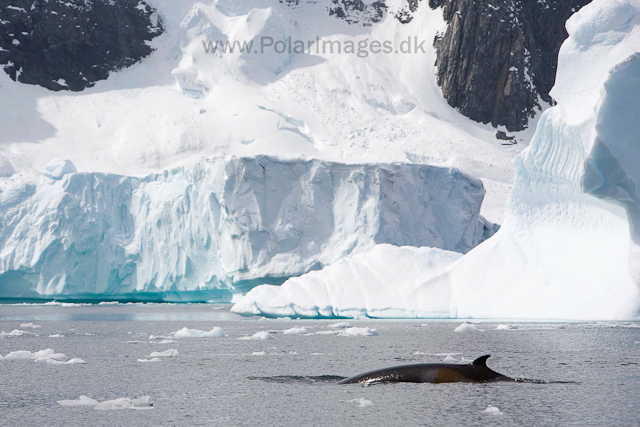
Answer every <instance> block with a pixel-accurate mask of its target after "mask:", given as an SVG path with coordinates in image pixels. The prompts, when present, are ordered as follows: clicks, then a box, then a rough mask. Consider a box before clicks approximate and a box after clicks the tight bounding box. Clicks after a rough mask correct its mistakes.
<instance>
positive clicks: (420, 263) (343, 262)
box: [231, 244, 462, 334]
mask: <svg viewBox="0 0 640 427" xmlns="http://www.w3.org/2000/svg"><path fill="white" fill-rule="evenodd" d="M461 256H462V254H460V253H457V252H451V251H444V250H442V249H437V248H429V247H422V248H416V247H410V246H404V247H398V246H392V245H389V244H380V245H376V246H375V247H374V248H373V249H372V250H370V251H368V252H363V253H359V254H355V255H352V256H347V257H344V258H342V259H340V260H339V261H337V262H336V263H334V264H332V265H330V266H328V267H326V268H324V269H322V270H319V271H312V272H310V273H307V274H305V275H302V276H300V277H294V278H291V279H289V280H287V281H286V282H285V283H284V284H283V285H282V286H258V287H256V288H254V289H252V290H251V291H250V292H249V293H247V294H246V295H245V296H244V297H242V298H241V299H240V300H239V301H238V302H236V304H235V305H234V306H233V307H232V309H231V311H232V312H234V313H238V314H242V315H262V316H267V317H276V316H278V317H282V316H291V317H303V318H340V317H349V318H359V317H387V318H394V317H421V316H420V310H421V307H422V305H423V303H424V299H425V298H430V297H431V300H432V301H433V298H435V299H441V300H444V301H445V305H447V307H445V313H444V315H445V317H446V316H448V314H449V307H448V301H449V299H448V298H449V296H450V293H449V291H448V289H442V290H440V289H438V290H436V291H435V293H433V294H432V295H427V294H422V295H417V294H416V292H417V291H418V289H419V288H420V286H421V285H422V284H423V283H424V281H425V280H427V279H428V278H430V277H435V276H437V275H438V274H440V273H442V272H444V271H446V268H447V267H449V266H450V265H451V264H453V263H454V262H455V261H457V260H458V259H459V258H460V257H461ZM428 292H429V293H431V290H428ZM333 327H337V328H345V329H344V330H350V329H354V328H352V327H350V326H345V325H342V324H336V325H333ZM330 332H335V333H336V334H337V333H339V332H338V331H330Z"/></svg>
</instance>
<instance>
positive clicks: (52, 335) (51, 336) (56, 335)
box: [49, 334, 64, 338]
mask: <svg viewBox="0 0 640 427" xmlns="http://www.w3.org/2000/svg"><path fill="white" fill-rule="evenodd" d="M63 337H64V335H60V334H51V335H49V338H63Z"/></svg>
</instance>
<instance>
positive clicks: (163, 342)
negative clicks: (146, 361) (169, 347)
mask: <svg viewBox="0 0 640 427" xmlns="http://www.w3.org/2000/svg"><path fill="white" fill-rule="evenodd" d="M175 342H176V341H174V340H162V341H149V343H150V344H173V343H175Z"/></svg>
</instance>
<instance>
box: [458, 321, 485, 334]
mask: <svg viewBox="0 0 640 427" xmlns="http://www.w3.org/2000/svg"><path fill="white" fill-rule="evenodd" d="M453 332H463V333H475V332H480V329H478V327H477V326H476V325H474V324H473V323H469V322H464V323H463V324H462V325H460V326H458V327H457V328H455V329H454V330H453Z"/></svg>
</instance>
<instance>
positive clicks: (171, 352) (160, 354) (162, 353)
mask: <svg viewBox="0 0 640 427" xmlns="http://www.w3.org/2000/svg"><path fill="white" fill-rule="evenodd" d="M178 354H179V353H178V350H177V349H175V348H170V349H168V350H165V351H154V352H152V353H151V354H150V355H149V357H176V356H177V355H178Z"/></svg>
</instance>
